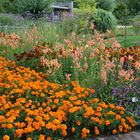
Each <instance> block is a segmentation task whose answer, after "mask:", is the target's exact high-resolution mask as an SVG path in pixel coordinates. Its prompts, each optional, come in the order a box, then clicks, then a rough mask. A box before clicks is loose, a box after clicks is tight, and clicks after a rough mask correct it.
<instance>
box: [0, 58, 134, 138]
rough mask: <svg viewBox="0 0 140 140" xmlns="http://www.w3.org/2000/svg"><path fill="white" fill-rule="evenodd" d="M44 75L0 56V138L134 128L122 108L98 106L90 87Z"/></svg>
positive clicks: (77, 135)
mask: <svg viewBox="0 0 140 140" xmlns="http://www.w3.org/2000/svg"><path fill="white" fill-rule="evenodd" d="M46 78H47V75H46V74H43V73H41V72H40V73H37V72H35V71H34V70H31V69H30V68H25V67H23V66H17V65H16V63H15V62H14V61H11V60H7V59H5V58H3V57H0V137H1V139H3V140H19V139H24V140H26V139H27V140H32V139H33V140H58V139H61V138H67V137H73V138H75V139H80V138H82V139H85V138H87V137H88V138H89V137H95V136H101V135H107V134H117V133H124V132H125V133H126V132H129V131H131V130H132V129H133V128H135V127H136V125H137V124H136V123H135V121H134V118H133V116H131V115H130V114H128V113H127V112H126V111H125V108H124V107H122V106H117V105H115V104H109V103H106V102H101V101H100V99H98V98H95V97H94V96H93V95H94V92H95V91H94V89H88V88H83V87H81V86H80V85H78V84H77V83H76V82H74V81H71V82H70V83H69V84H63V85H59V84H55V83H51V82H49V81H47V80H46Z"/></svg>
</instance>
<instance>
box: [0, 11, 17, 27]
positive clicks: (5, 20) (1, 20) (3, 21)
mask: <svg viewBox="0 0 140 140" xmlns="http://www.w3.org/2000/svg"><path fill="white" fill-rule="evenodd" d="M14 24H15V19H13V17H12V16H10V15H5V14H1V15H0V25H14Z"/></svg>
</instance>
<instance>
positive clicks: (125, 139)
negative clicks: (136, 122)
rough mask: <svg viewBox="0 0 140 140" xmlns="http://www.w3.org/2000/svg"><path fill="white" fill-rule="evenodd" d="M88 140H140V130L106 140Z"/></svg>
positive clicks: (101, 139) (99, 139)
mask: <svg viewBox="0 0 140 140" xmlns="http://www.w3.org/2000/svg"><path fill="white" fill-rule="evenodd" d="M87 140H140V130H137V131H134V132H131V133H128V134H123V135H116V136H109V137H106V138H97V139H87Z"/></svg>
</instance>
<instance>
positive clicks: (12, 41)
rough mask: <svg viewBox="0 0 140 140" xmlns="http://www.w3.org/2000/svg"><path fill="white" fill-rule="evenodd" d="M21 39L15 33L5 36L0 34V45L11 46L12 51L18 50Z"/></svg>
mask: <svg viewBox="0 0 140 140" xmlns="http://www.w3.org/2000/svg"><path fill="white" fill-rule="evenodd" d="M19 41H20V37H19V36H18V35H17V34H15V33H10V34H5V33H3V32H0V44H2V45H3V46H10V47H11V48H12V49H14V48H16V47H17V46H18V44H19Z"/></svg>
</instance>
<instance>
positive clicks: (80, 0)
mask: <svg viewBox="0 0 140 140" xmlns="http://www.w3.org/2000/svg"><path fill="white" fill-rule="evenodd" d="M75 3H76V5H77V7H78V8H79V9H88V8H92V7H95V6H96V0H75Z"/></svg>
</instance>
